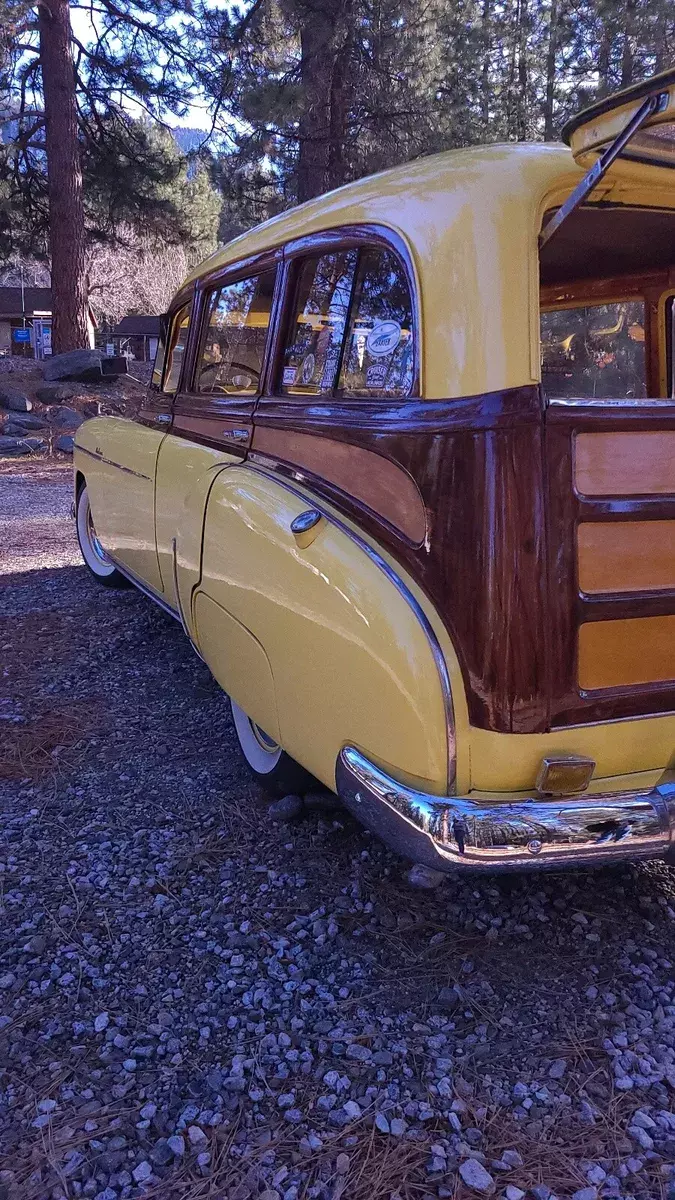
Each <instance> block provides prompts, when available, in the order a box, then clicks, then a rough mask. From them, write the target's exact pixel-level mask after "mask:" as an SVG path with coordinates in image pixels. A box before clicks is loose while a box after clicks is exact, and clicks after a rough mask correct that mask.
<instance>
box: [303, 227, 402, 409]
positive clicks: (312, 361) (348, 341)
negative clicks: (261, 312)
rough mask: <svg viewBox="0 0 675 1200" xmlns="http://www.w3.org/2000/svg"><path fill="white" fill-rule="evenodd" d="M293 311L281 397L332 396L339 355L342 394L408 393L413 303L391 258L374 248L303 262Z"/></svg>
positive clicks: (395, 263)
mask: <svg viewBox="0 0 675 1200" xmlns="http://www.w3.org/2000/svg"><path fill="white" fill-rule="evenodd" d="M294 310H295V319H294V323H293V329H292V332H291V337H290V343H289V344H288V345H287V346H286V350H285V355H284V372H283V380H282V384H283V389H284V391H286V392H296V393H297V392H299V393H300V394H303V393H310V394H317V393H318V394H325V393H329V392H332V390H333V388H334V386H335V383H336V378H335V377H336V373H337V370H338V365H339V363H340V356H341V354H342V368H341V371H340V390H341V392H342V393H343V394H344V395H347V396H355V397H358V396H373V395H385V396H407V395H408V394H409V393H410V390H411V387H412V381H413V373H414V372H413V368H414V341H413V327H412V301H411V297H410V290H409V288H408V281H407V279H406V275H405V272H404V270H403V268H402V266H401V264H400V263H399V261H398V259H397V258H396V256H395V255H394V254H392V253H390V252H389V251H388V250H380V249H375V248H373V249H369V250H362V251H360V252H357V251H356V250H348V251H343V252H340V253H334V254H325V255H322V256H321V258H316V259H309V260H307V261H306V262H305V263H303V265H302V267H301V268H300V272H299V276H298V281H297V286H296V294H295V306H294ZM347 325H348V328H347ZM346 329H347V336H346V338H345V330H346ZM343 343H344V351H343V349H342V348H343Z"/></svg>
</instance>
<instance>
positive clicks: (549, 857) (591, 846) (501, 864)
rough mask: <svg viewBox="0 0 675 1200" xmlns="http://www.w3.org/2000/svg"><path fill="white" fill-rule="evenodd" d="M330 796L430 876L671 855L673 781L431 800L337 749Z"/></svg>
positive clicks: (552, 867) (674, 824)
mask: <svg viewBox="0 0 675 1200" xmlns="http://www.w3.org/2000/svg"><path fill="white" fill-rule="evenodd" d="M335 777H336V783H337V791H338V794H339V796H340V797H341V799H342V800H343V802H344V804H345V805H346V807H347V808H348V809H349V810H350V812H352V813H353V815H354V816H355V817H357V818H358V820H360V821H361V822H362V823H363V824H364V825H366V826H367V827H368V828H369V829H371V830H372V831H373V833H375V834H377V836H378V837H380V838H381V839H382V841H383V842H386V844H387V845H388V846H390V847H391V848H392V849H393V850H395V851H397V853H399V854H402V855H403V856H404V857H406V858H409V859H412V860H413V861H414V862H419V863H422V864H424V865H425V866H428V867H432V868H433V869H434V870H436V871H448V872H454V871H457V870H462V871H464V870H467V871H485V872H490V871H493V872H499V871H532V870H542V869H548V870H564V869H567V868H570V867H581V866H599V865H602V864H607V863H613V862H617V861H619V860H622V859H629V860H630V859H634V860H637V859H645V858H664V857H667V858H672V857H673V854H674V851H673V831H674V830H675V780H674V781H673V782H670V781H667V782H664V783H661V784H659V785H658V786H657V787H655V788H652V789H650V790H649V791H643V792H629V791H626V792H606V793H603V794H593V793H591V794H586V795H583V796H569V797H568V796H556V797H555V798H552V799H550V800H543V799H542V798H541V797H540V796H536V795H533V796H532V798H529V797H525V798H523V799H519V800H515V801H514V800H505V799H500V798H499V796H494V797H493V798H489V799H484V798H483V799H476V800H473V799H471V797H470V796H434V795H432V794H430V793H426V792H420V791H416V790H415V789H414V788H409V787H407V786H406V785H405V784H401V783H398V782H397V781H396V780H394V779H392V778H391V777H390V776H388V775H386V774H385V772H384V771H381V770H380V769H379V767H376V766H375V765H374V764H373V763H371V762H369V761H368V759H367V758H365V757H364V755H363V754H361V753H360V752H359V751H358V750H355V749H354V748H353V747H351V746H346V747H345V748H344V749H343V750H342V751H341V753H340V754H339V755H338V759H337V764H336V769H335Z"/></svg>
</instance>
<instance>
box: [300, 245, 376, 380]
mask: <svg viewBox="0 0 675 1200" xmlns="http://www.w3.org/2000/svg"><path fill="white" fill-rule="evenodd" d="M357 254H358V252H357V251H356V250H345V251H340V252H338V253H335V254H323V255H322V256H321V257H320V258H308V259H306V261H305V262H303V263H302V264H301V266H300V269H299V271H298V276H297V281H296V287H295V303H294V316H293V325H292V327H291V332H290V338H289V340H288V342H287V345H286V348H285V350H284V363H283V372H282V377H281V388H282V391H283V392H286V393H294V394H300V395H325V394H327V393H330V392H332V391H333V387H334V386H335V379H336V376H337V372H338V368H339V363H340V355H341V352H342V341H343V338H344V332H345V327H346V325H347V315H348V313H349V304H350V301H351V296H352V289H353V286H354V273H355V270H356V259H357Z"/></svg>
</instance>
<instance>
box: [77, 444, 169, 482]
mask: <svg viewBox="0 0 675 1200" xmlns="http://www.w3.org/2000/svg"><path fill="white" fill-rule="evenodd" d="M75 449H76V450H78V451H79V453H80V454H88V455H89V457H90V458H93V459H95V460H96V462H102V463H105V465H106V466H107V467H117V470H118V471H124V474H125V475H134V476H135V478H136V479H147V481H148V483H152V480H151V478H150V476H149V475H143V474H142V473H141V472H140V471H132V469H131V467H123V466H122V464H121V463H118V462H113V460H112V458H106V457H105V455H103V454H94V451H93V450H87V447H86V446H78V445H77V443H76V444H75Z"/></svg>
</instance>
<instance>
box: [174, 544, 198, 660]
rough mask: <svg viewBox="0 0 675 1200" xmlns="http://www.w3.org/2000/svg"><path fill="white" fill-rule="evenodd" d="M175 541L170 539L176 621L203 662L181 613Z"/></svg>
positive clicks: (181, 604) (181, 605)
mask: <svg viewBox="0 0 675 1200" xmlns="http://www.w3.org/2000/svg"><path fill="white" fill-rule="evenodd" d="M176 541H177V539H176V538H175V537H174V538H172V539H171V559H172V570H173V586H174V589H175V592H176V604H177V605H178V614H177V616H178V620H179V621H180V623H181V625H182V627H183V633H184V634H185V636H186V638H187V640H188V642H189V643H190V645H191V646H192V649H193V650H194V652H195V654H196V655H197V658H199V659H201V661H202V662H204V659H203V658H202V656H201V654H200V653H199V650H198V649H197V646H196V643H195V642H194V640H193V638H192V634H191V633H190V630H189V629H188V625H187V621H186V620H185V613H184V612H183V603H182V601H181V598H180V588H179V587H178V552H177V550H176Z"/></svg>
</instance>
